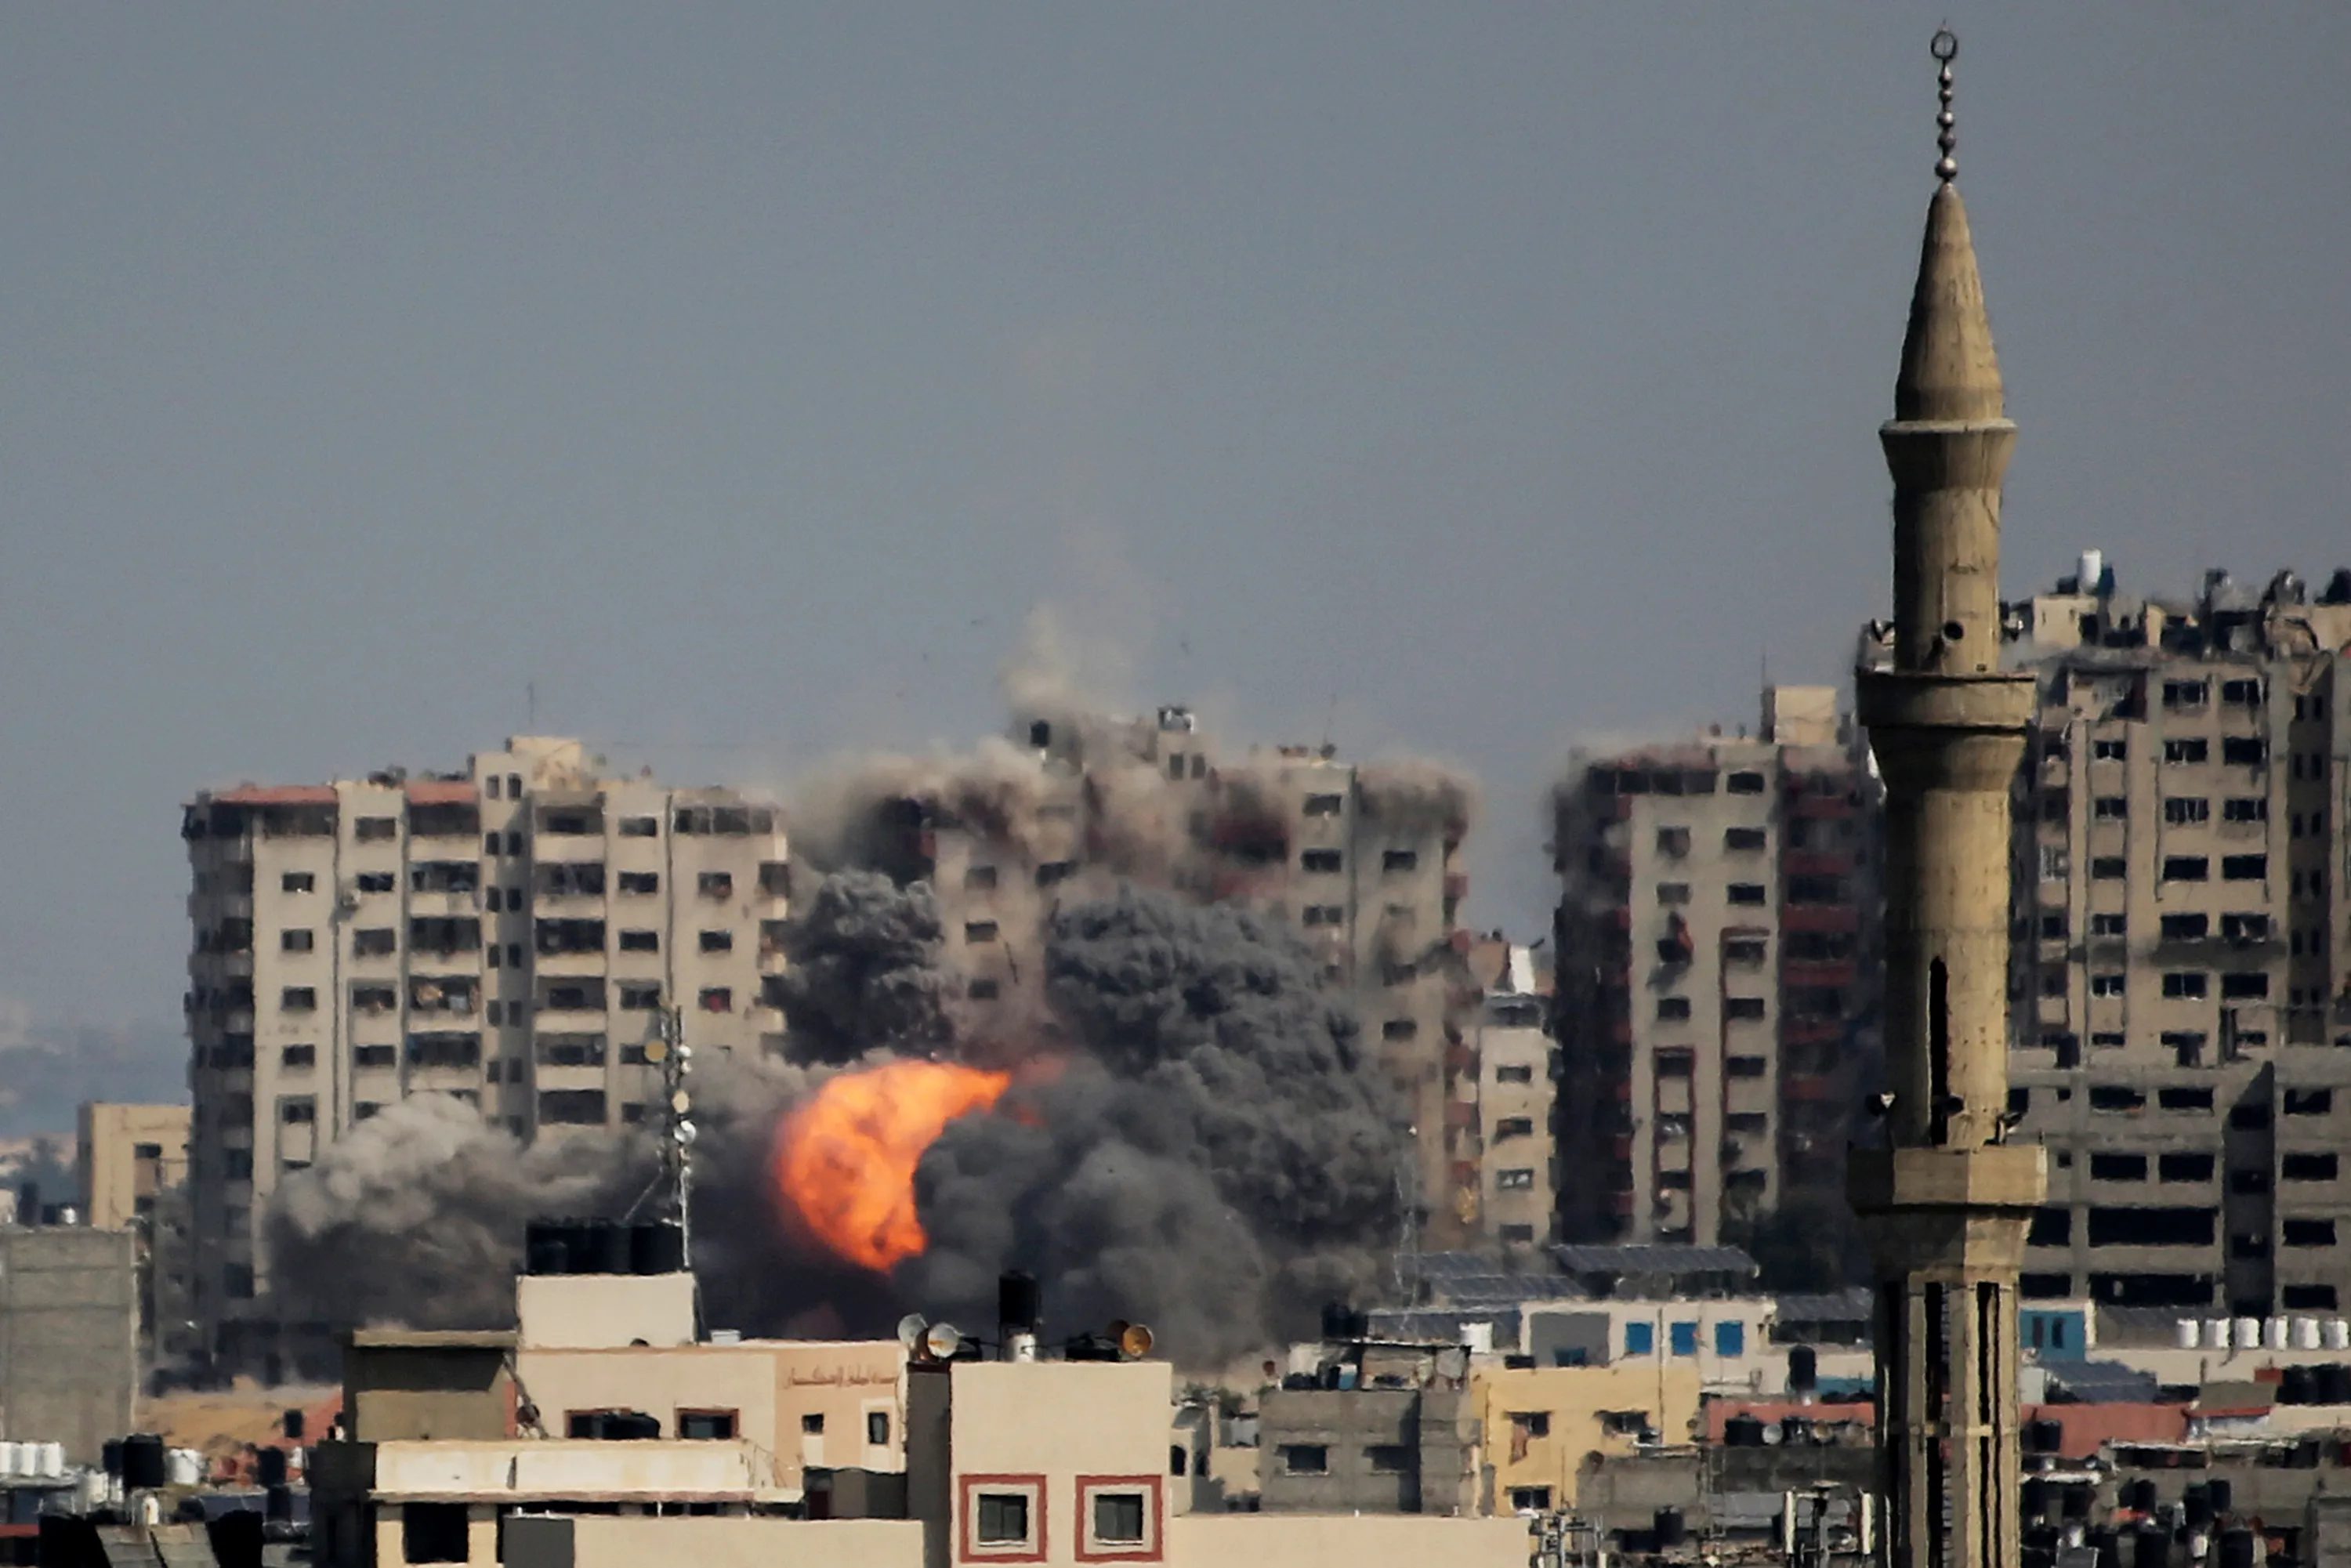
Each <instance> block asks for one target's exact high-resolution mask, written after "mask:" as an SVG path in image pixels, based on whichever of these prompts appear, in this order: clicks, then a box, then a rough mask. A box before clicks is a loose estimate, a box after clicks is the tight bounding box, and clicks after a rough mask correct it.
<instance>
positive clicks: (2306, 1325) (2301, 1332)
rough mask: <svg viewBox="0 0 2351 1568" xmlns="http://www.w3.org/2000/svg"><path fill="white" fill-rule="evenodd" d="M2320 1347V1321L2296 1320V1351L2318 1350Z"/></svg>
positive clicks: (2313, 1319) (2310, 1319)
mask: <svg viewBox="0 0 2351 1568" xmlns="http://www.w3.org/2000/svg"><path fill="white" fill-rule="evenodd" d="M2318 1345H2319V1333H2318V1320H2317V1319H2316V1318H2296V1319H2294V1349H2296V1350H2316V1349H2317V1348H2318Z"/></svg>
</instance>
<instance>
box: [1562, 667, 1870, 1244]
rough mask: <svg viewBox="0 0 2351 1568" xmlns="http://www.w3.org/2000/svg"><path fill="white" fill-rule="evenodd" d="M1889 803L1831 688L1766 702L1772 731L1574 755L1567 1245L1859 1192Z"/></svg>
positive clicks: (1704, 1230) (1696, 1228)
mask: <svg viewBox="0 0 2351 1568" xmlns="http://www.w3.org/2000/svg"><path fill="white" fill-rule="evenodd" d="M1877 800H1878V795H1877V788H1876V778H1875V775H1874V774H1873V773H1872V772H1871V771H1870V769H1869V768H1868V767H1867V765H1866V761H1865V757H1864V756H1863V754H1862V753H1861V752H1860V751H1859V750H1858V748H1857V747H1856V746H1855V740H1854V735H1853V727H1852V726H1851V724H1850V722H1849V721H1848V720H1847V719H1845V718H1844V717H1842V716H1840V715H1839V714H1838V713H1837V710H1836V696H1835V693H1834V691H1832V690H1830V689H1829V688H1826V687H1785V686H1782V687H1773V688H1771V689H1770V690H1768V691H1767V692H1766V693H1765V694H1764V703H1763V722H1762V726H1761V731H1760V733H1759V734H1758V735H1757V736H1756V737H1745V736H1740V737H1724V736H1721V735H1719V734H1710V735H1708V736H1706V737H1699V738H1697V739H1693V740H1691V741H1688V742H1685V743H1682V744H1678V745H1665V746H1654V747H1639V748H1636V749H1633V750H1628V751H1623V752H1614V753H1610V754H1607V755H1584V756H1580V757H1579V758H1577V759H1576V761H1575V763H1574V765H1573V768H1572V769H1571V771H1570V774H1569V776H1568V777H1567V779H1565V780H1564V781H1563V782H1562V785H1561V787H1560V788H1559V789H1558V790H1557V791H1556V793H1555V796H1554V801H1553V805H1554V821H1553V841H1552V851H1553V863H1554V865H1555V867H1556V869H1557V870H1558V872H1559V873H1560V877H1561V882H1562V896H1561V899H1560V904H1559V907H1558V911H1557V915H1556V921H1555V931H1556V936H1557V946H1556V950H1557V952H1558V955H1559V958H1558V979H1557V997H1556V1005H1555V1007H1554V1009H1553V1029H1554V1032H1555V1034H1556V1036H1557V1038H1558V1040H1559V1042H1560V1047H1561V1056H1560V1074H1561V1083H1560V1092H1559V1095H1558V1105H1559V1110H1558V1129H1557V1142H1558V1146H1559V1149H1560V1160H1559V1183H1558V1190H1559V1221H1560V1232H1561V1235H1562V1237H1563V1238H1564V1239H1570V1240H1593V1239H1602V1240H1625V1241H1665V1242H1694V1243H1696V1244H1698V1245H1701V1246H1708V1245H1713V1244H1715V1243H1717V1242H1719V1241H1720V1240H1722V1239H1725V1237H1726V1234H1727V1233H1728V1234H1729V1235H1734V1236H1735V1235H1736V1234H1737V1233H1738V1231H1739V1229H1740V1227H1742V1226H1744V1225H1746V1224H1748V1223H1750V1222H1751V1221H1753V1220H1754V1219H1756V1218H1760V1217H1761V1215H1764V1214H1766V1213H1769V1212H1771V1211H1772V1210H1774V1209H1776V1208H1778V1207H1781V1206H1782V1205H1783V1204H1784V1203H1787V1202H1788V1201H1790V1200H1791V1199H1792V1198H1793V1197H1799V1196H1813V1197H1825V1198H1835V1197H1836V1196H1837V1195H1839V1194H1841V1192H1842V1190H1843V1182H1844V1150H1845V1143H1846V1137H1847V1134H1848V1131H1849V1129H1850V1124H1851V1121H1852V1118H1853V1115H1854V1113H1855V1107H1856V1105H1857V1103H1858V1101H1859V1098H1860V1095H1861V1093H1862V1092H1863V1086H1864V1083H1865V1080H1866V1079H1867V1075H1868V1074H1867V1063H1868V1062H1869V1061H1871V1060H1873V1058H1874V1055H1875V1052H1876V1032H1875V1030H1876V1009H1877V989H1876V961H1875V952H1874V949H1873V946H1872V943H1873V936H1874V930H1875V926H1876V921H1875V919H1874V918H1873V916H1874V912H1875V909H1876V853H1875V845H1876V837H1877V828H1876V822H1877V814H1876V808H1877ZM1726 1227H1728V1228H1729V1229H1728V1232H1727V1231H1726Z"/></svg>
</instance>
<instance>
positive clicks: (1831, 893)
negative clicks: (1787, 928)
mask: <svg viewBox="0 0 2351 1568" xmlns="http://www.w3.org/2000/svg"><path fill="white" fill-rule="evenodd" d="M1787 885H1788V902H1789V903H1790V904H1843V903H1844V902H1846V901H1847V899H1848V898H1849V897H1850V896H1851V894H1849V893H1848V891H1847V889H1846V884H1845V880H1844V878H1843V877H1840V876H1792V877H1790V878H1789V879H1788V884H1787ZM1724 897H1725V898H1726V899H1727V900H1728V901H1729V903H1731V904H1735V905H1738V906H1739V907H1740V908H1747V909H1761V908H1762V907H1764V906H1765V905H1766V904H1770V903H1771V890H1770V889H1769V888H1767V887H1766V886H1765V885H1764V884H1763V883H1760V882H1734V883H1731V884H1730V885H1729V887H1728V888H1727V889H1725V890H1724ZM1689 901H1690V884H1689V883H1686V882H1661V883H1657V902H1658V903H1659V904H1665V905H1667V906H1668V907H1679V906H1680V905H1683V904H1687V903H1689Z"/></svg>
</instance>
